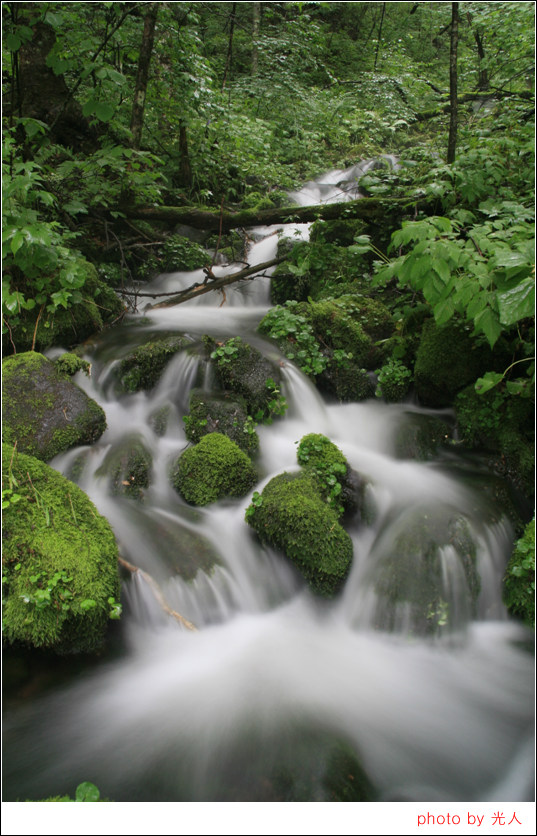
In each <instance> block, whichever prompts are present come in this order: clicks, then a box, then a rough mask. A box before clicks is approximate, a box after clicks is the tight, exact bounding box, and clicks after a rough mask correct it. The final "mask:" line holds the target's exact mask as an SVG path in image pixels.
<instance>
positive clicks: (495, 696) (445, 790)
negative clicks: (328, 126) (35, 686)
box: [4, 163, 533, 801]
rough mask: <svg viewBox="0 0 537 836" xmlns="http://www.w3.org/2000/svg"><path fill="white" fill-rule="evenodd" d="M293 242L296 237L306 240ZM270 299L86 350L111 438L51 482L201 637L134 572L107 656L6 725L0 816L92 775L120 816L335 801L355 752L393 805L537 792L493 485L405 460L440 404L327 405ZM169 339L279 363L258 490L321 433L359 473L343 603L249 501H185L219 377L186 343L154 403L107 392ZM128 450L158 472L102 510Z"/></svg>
mask: <svg viewBox="0 0 537 836" xmlns="http://www.w3.org/2000/svg"><path fill="white" fill-rule="evenodd" d="M370 165H371V163H368V164H365V163H364V164H360V165H359V166H356V167H354V168H353V169H350V170H349V171H347V172H342V171H337V172H332V173H331V174H328V175H326V176H325V177H323V178H322V179H321V180H320V181H319V182H318V183H309V184H308V185H307V186H306V187H305V189H304V191H303V193H302V194H298V193H297V194H296V195H294V198H295V200H296V201H297V202H299V203H316V202H319V201H320V200H327V201H331V200H340V199H350V198H351V197H354V196H356V181H357V177H358V176H360V174H362V173H364V172H365V170H367V168H368V166H369V167H370ZM275 232H276V229H275V228H270V229H258V230H254V231H252V239H253V240H256V243H254V244H253V245H252V248H251V249H250V252H249V261H250V263H262V262H263V261H266V260H269V259H270V258H272V257H274V254H275V251H276V245H277V235H276V234H274V233H275ZM287 234H296V235H297V236H300V237H307V234H308V233H307V227H304V226H300V227H297V228H293V230H291V233H289V230H288V231H287ZM218 270H219V271H221V272H224V271H228V272H233V271H234V270H236V265H235V267H234V266H233V265H228V266H227V267H219V268H215V272H217V271H218ZM195 278H196V276H195V275H193V274H167V275H163V276H160V277H159V278H157V279H156V280H155V281H154V282H153V283H152V284H151V285H150V286H148V287H147V291H149V292H170V293H173V292H177V291H178V290H180V289H182V288H183V287H185V286H187V285H189V284H191V283H192V281H193V280H194V279H195ZM268 287H269V279H268V278H261V279H257V280H256V281H255V282H248V283H247V284H246V285H245V286H243V287H242V288H239V287H236V286H230V287H229V288H227V289H226V300H225V304H223V305H221V302H222V297H221V296H215V294H210V295H209V294H207V295H205V296H203V297H200V298H199V299H197V300H195V301H193V302H189V303H186V304H184V305H180V306H178V307H175V308H163V309H158V310H153V309H151V310H146V311H144V312H143V316H133V317H131V319H130V321H129V322H128V323H127V324H125V325H123V326H120V327H118V328H116V329H114V330H113V331H111V332H109V333H107V334H105V335H103V336H102V338H99V339H97V340H96V341H95V342H94V344H93V345H92V346H91V347H89V348H88V355H87V357H88V359H89V360H91V362H92V364H93V376H92V378H91V379H88V378H85V377H84V376H83V375H79V376H78V377H77V383H78V384H79V385H80V386H81V387H83V388H84V389H85V390H86V391H87V392H88V394H89V395H90V396H91V397H93V398H95V400H97V401H98V402H99V403H100V404H101V405H102V406H103V408H104V409H105V411H106V415H107V421H108V430H107V431H106V433H105V434H104V435H103V437H102V438H101V439H100V441H99V442H98V443H97V444H96V445H94V446H93V447H91V448H82V449H80V448H78V449H75V450H73V451H71V452H69V453H68V454H65V455H63V456H61V457H59V458H58V459H56V460H55V461H54V462H53V466H55V467H56V468H57V469H58V470H60V471H62V472H63V473H65V474H66V475H68V476H69V477H70V478H72V479H74V480H75V481H77V482H78V483H79V484H80V486H81V487H82V488H83V489H84V490H85V491H86V492H87V493H88V494H89V496H90V497H91V498H92V500H93V501H94V502H95V504H96V505H97V507H98V509H99V511H100V512H101V513H103V514H104V515H105V516H106V517H107V518H108V519H109V520H110V522H111V524H112V526H113V528H114V530H115V533H116V536H117V539H118V542H119V544H120V550H121V553H122V555H123V557H125V558H126V559H128V560H129V561H130V562H132V563H133V564H135V565H136V566H138V567H140V568H141V569H142V570H145V571H146V572H148V573H150V575H151V576H152V577H153V578H154V579H156V581H157V582H158V583H159V584H160V587H161V589H162V591H163V594H164V595H165V598H166V601H167V602H168V604H169V606H170V607H171V608H173V609H175V610H176V611H178V612H179V613H181V614H182V615H183V616H184V617H185V618H187V619H189V620H190V621H192V622H194V623H195V624H196V626H197V627H198V628H199V630H198V632H197V633H190V632H188V631H186V630H185V629H183V628H182V627H181V626H180V625H179V624H178V623H177V622H176V621H174V620H173V619H171V618H170V617H169V616H168V615H166V614H165V613H164V611H163V609H162V607H161V606H160V605H159V603H158V602H157V601H156V600H155V598H154V596H153V594H152V591H151V589H150V588H149V587H148V585H147V583H146V582H145V581H144V579H143V578H142V577H140V575H139V574H138V575H133V576H131V577H129V578H127V579H126V580H125V582H124V585H123V602H124V615H123V619H122V623H121V631H122V648H121V652H118V653H117V658H114V659H111V660H108V661H103V662H102V666H101V667H99V669H97V670H94V671H93V672H90V673H87V674H85V675H84V677H83V678H82V679H81V680H77V681H76V682H75V683H74V684H70V685H68V686H64V687H63V688H59V689H58V690H55V691H54V692H52V693H51V694H49V695H47V696H44V697H40V698H38V699H36V700H35V701H33V702H32V703H31V704H30V705H25V706H24V707H22V708H21V707H13V708H11V707H10V708H9V710H8V711H7V716H6V720H5V727H4V728H5V733H4V742H5V756H4V784H5V789H4V799H8V800H9V799H10V798H13V799H15V798H42V797H45V796H47V795H49V794H56V793H58V792H60V793H61V792H65V791H66V787H69V788H70V787H72V786H73V785H76V783H78V782H81V781H84V780H91V781H94V782H95V783H97V784H98V786H99V787H100V789H101V791H102V793H103V794H104V795H106V796H108V797H109V798H112V799H114V800H116V801H219V800H226V801H287V800H293V801H324V800H330V795H329V792H328V789H327V787H329V786H330V782H329V780H328V779H327V775H329V773H330V769H331V764H333V762H334V761H333V758H334V752H337V751H341V747H342V746H344V747H346V748H345V750H344V751H346V752H351V753H352V755H353V756H354V757H355V758H356V759H357V761H358V762H359V764H360V768H361V769H362V770H363V772H364V775H365V776H367V777H366V778H365V777H364V779H363V780H364V781H365V782H367V783H368V785H371V786H372V787H373V788H374V789H373V792H374V795H373V796H372V797H374V798H376V799H378V800H381V801H411V800H416V801H424V800H425V801H427V800H428V801H442V800H459V801H464V800H466V801H471V800H472V801H487V800H495V799H496V798H501V799H502V800H504V801H505V800H513V801H516V800H519V801H523V800H529V799H530V798H531V795H532V785H533V778H532V761H533V754H532V744H531V725H532V707H533V697H532V686H533V676H532V671H531V660H530V657H529V655H528V652H527V649H526V648H525V644H526V643H527V639H528V634H527V632H526V631H524V629H523V628H521V627H520V626H519V625H517V624H515V623H513V622H512V621H510V620H509V619H508V617H507V615H506V612H505V609H504V606H503V604H502V602H501V577H502V574H503V571H504V568H505V564H506V561H507V557H508V555H509V552H510V549H511V546H512V539H513V534H512V531H511V529H510V526H509V523H508V521H507V518H506V517H505V516H502V514H501V513H499V512H498V509H497V508H496V506H495V505H494V503H493V502H492V501H491V500H489V499H487V495H488V491H487V490H486V487H487V484H488V481H487V480H490V479H492V478H493V477H492V476H487V474H484V473H482V472H476V470H475V467H474V465H473V464H472V463H471V462H467V461H465V460H464V459H462V458H461V457H460V455H459V454H458V452H457V450H453V451H450V452H449V454H448V453H444V454H443V457H442V458H439V459H438V460H436V461H428V462H418V461H415V460H411V459H408V458H404V457H402V455H401V453H400V451H399V450H398V447H397V443H396V439H397V437H398V433H399V432H400V430H401V428H402V427H409V426H410V427H412V426H413V425H414V424H415V423H416V422H419V421H421V420H422V419H423V418H424V417H427V416H429V415H430V414H431V413H430V411H427V410H424V409H421V408H419V407H417V406H416V405H414V404H410V403H408V404H397V405H388V404H384V403H380V402H378V401H375V400H373V401H366V402H361V403H350V404H336V403H332V402H330V403H329V402H327V401H325V400H324V399H323V398H322V397H321V396H320V395H319V393H318V392H317V390H316V389H315V388H314V387H313V386H312V384H311V383H310V382H309V380H308V379H307V378H305V377H304V376H303V375H302V374H301V372H300V371H298V370H297V368H296V367H294V366H293V365H292V364H291V363H289V362H288V361H284V359H283V358H281V357H280V356H279V354H278V352H277V350H276V349H275V347H274V346H273V345H272V344H269V343H268V342H267V341H265V340H263V339H261V338H260V337H259V335H258V334H256V327H257V325H258V323H259V321H260V320H261V318H262V317H263V315H264V313H265V312H266V311H267V310H268V308H269V301H268V299H269V297H268ZM144 289H145V288H144ZM157 332H158V333H164V332H165V333H181V334H187V335H188V336H189V337H190V338H191V339H192V347H193V348H195V346H196V341H199V339H200V338H201V337H202V336H203V334H206V333H210V334H211V335H213V336H214V337H217V338H223V337H228V336H234V335H239V334H240V335H241V336H243V337H244V338H245V339H246V340H251V341H253V342H255V345H256V346H257V347H258V348H260V349H261V350H262V351H263V353H264V354H265V355H267V356H269V357H271V358H278V359H279V360H280V361H281V362H282V363H283V369H282V372H283V381H284V382H283V391H284V394H285V397H286V399H287V402H288V404H289V409H288V411H287V413H286V415H285V417H284V418H283V419H281V420H277V421H276V422H275V423H274V424H272V425H271V426H262V427H260V428H258V432H259V436H260V452H259V454H258V456H257V458H256V465H257V468H258V471H259V474H260V482H259V484H258V485H257V486H256V489H257V490H258V491H261V490H262V487H263V486H264V484H266V482H267V481H268V480H269V479H270V478H272V477H273V476H274V475H276V474H278V473H281V472H283V471H284V470H287V471H291V470H294V469H297V467H298V466H297V460H296V443H297V442H298V441H299V440H300V439H301V438H302V437H303V436H304V435H305V434H307V433H311V432H315V433H323V434H325V435H327V436H328V437H329V438H330V439H331V440H332V441H333V442H334V443H335V444H336V445H338V447H340V449H341V450H342V452H343V453H344V455H345V456H346V457H347V460H348V461H349V463H350V464H351V466H352V467H353V468H354V469H355V470H356V471H358V472H359V473H360V474H361V475H362V477H363V478H364V480H365V482H366V485H367V487H366V501H365V505H366V510H367V513H364V514H363V515H362V518H361V519H360V520H359V519H357V518H355V519H351V520H350V522H349V524H348V525H347V529H348V531H349V534H350V535H351V537H352V540H353V547H354V560H353V564H352V569H351V572H350V575H349V577H348V579H347V581H346V584H345V587H344V590H343V592H342V593H341V594H340V595H339V596H338V597H337V598H336V599H334V600H332V601H329V602H327V601H319V600H317V599H315V598H314V597H313V596H312V594H311V593H310V592H309V591H308V589H307V588H306V587H305V585H304V582H303V580H302V579H301V578H300V577H299V576H298V574H297V573H296V571H295V569H294V568H293V567H292V566H291V565H290V564H289V563H288V562H287V561H286V560H285V559H284V558H283V557H282V556H281V555H279V554H277V553H276V552H273V551H272V550H271V549H269V548H266V547H262V546H261V545H260V544H259V542H258V541H257V538H256V536H255V535H254V534H253V532H252V531H251V529H250V528H249V527H248V526H247V525H246V524H245V522H244V513H245V509H246V507H247V506H248V504H249V502H250V499H251V497H245V498H244V499H243V500H223V501H220V502H218V503H215V504H214V505H210V506H207V507H203V508H200V509H198V508H193V507H190V506H188V505H187V504H186V503H185V502H184V501H183V500H182V499H181V498H180V497H179V495H178V494H177V493H176V492H175V491H174V490H173V488H172V487H171V485H170V482H169V479H168V473H169V468H170V465H171V463H172V462H173V461H174V460H175V459H176V458H177V456H178V455H179V454H180V452H181V451H182V450H183V449H184V448H185V447H186V446H187V440H186V437H185V433H184V429H183V421H182V416H183V415H185V414H186V413H187V411H188V399H189V392H190V390H191V388H192V387H193V386H194V385H195V383H196V381H197V385H199V380H200V379H201V380H202V381H203V385H204V386H205V387H206V388H208V389H209V388H210V386H211V378H210V375H209V373H208V370H207V369H206V368H205V365H204V361H203V360H201V359H200V357H198V356H197V355H196V353H195V350H194V351H192V350H186V351H184V352H182V353H181V354H180V355H178V356H177V357H176V358H175V359H174V360H173V361H172V362H171V363H170V364H169V366H168V367H167V370H166V372H165V374H164V375H163V376H162V378H161V380H160V382H159V384H158V385H157V387H156V388H155V389H154V390H153V391H151V392H148V393H143V392H142V393H138V394H133V395H123V396H121V397H119V398H118V397H117V396H116V394H115V393H114V365H115V364H116V363H117V362H118V359H121V357H122V356H124V355H125V353H126V352H127V351H129V350H131V349H132V348H133V347H134V346H136V345H137V344H141V343H143V342H145V341H146V340H147V339H148V338H149V336H151V335H154V334H155V333H157ZM161 410H166V411H167V423H166V429H165V432H164V434H162V433H161V432H160V431H159V432H157V429H156V422H155V416H157V415H158V414H159V413H160V411H161ZM444 417H445V416H444ZM448 417H449V416H448ZM133 441H137V442H140V443H141V444H142V445H143V446H144V448H145V449H146V450H147V451H148V453H149V454H150V455H151V458H152V469H151V479H150V487H149V488H148V489H147V490H146V491H145V492H144V499H143V503H139V502H136V501H135V500H133V499H129V498H126V497H118V496H114V495H112V490H111V484H110V477H109V476H108V475H107V473H108V469H107V467H106V463H107V461H108V460H109V459H110V458H111V457H113V456H114V455H116V454H117V452H118V451H121V449H124V448H125V446H128V445H129V444H132V442H133ZM458 455H459V457H458ZM178 567H179V571H178ZM185 567H186V568H185ZM198 567H201V568H198ZM185 571H186V572H187V574H188V573H190V580H185V579H184V574H185ZM338 747H339V748H338Z"/></svg>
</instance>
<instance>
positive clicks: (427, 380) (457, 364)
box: [414, 319, 494, 407]
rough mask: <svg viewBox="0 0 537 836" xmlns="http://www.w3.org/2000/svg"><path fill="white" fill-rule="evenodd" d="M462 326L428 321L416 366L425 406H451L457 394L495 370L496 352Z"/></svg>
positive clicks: (416, 379) (420, 396)
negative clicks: (478, 341) (442, 324)
mask: <svg viewBox="0 0 537 836" xmlns="http://www.w3.org/2000/svg"><path fill="white" fill-rule="evenodd" d="M470 333H471V332H470V330H469V329H467V328H466V327H465V326H464V325H462V324H460V323H449V324H448V325H445V326H443V327H442V328H439V327H438V326H437V325H436V323H435V322H434V320H431V319H430V320H428V321H427V322H425V324H424V326H423V329H422V333H421V339H420V344H419V348H418V351H417V354H416V364H415V367H414V386H415V389H416V394H417V396H418V398H419V399H420V401H421V403H423V404H424V405H425V406H432V407H444V406H451V404H452V403H453V399H454V397H455V395H456V393H457V392H460V390H461V389H464V387H465V386H467V385H468V384H469V383H472V382H473V381H475V380H477V378H478V377H479V376H480V375H481V374H483V373H484V372H485V371H487V370H489V369H493V368H494V361H493V356H492V352H491V351H490V349H489V348H488V347H487V346H484V345H479V344H477V343H476V342H475V341H474V340H472V339H471V337H470Z"/></svg>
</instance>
